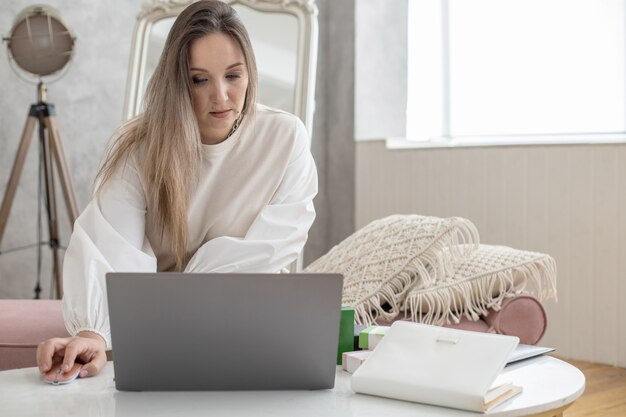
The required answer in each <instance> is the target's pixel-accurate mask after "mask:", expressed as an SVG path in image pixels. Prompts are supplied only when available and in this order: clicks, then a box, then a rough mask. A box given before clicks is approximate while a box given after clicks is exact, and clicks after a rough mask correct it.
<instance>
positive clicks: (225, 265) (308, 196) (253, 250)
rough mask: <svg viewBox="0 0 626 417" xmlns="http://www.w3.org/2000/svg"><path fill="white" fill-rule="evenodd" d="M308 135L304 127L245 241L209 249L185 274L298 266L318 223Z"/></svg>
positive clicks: (216, 242)
mask: <svg viewBox="0 0 626 417" xmlns="http://www.w3.org/2000/svg"><path fill="white" fill-rule="evenodd" d="M306 135H307V133H306V130H305V129H304V126H300V125H299V129H297V130H296V145H295V146H294V149H293V151H292V154H291V157H290V161H289V163H288V166H287V169H286V171H285V174H284V176H283V178H282V181H281V183H280V185H279V187H278V189H277V191H276V193H275V194H274V196H273V197H272V199H271V201H270V203H269V204H268V205H267V206H265V207H264V208H263V209H262V210H261V211H260V213H259V214H258V215H257V216H256V218H255V220H254V221H253V223H252V225H251V226H250V228H249V230H248V231H247V233H246V235H245V237H244V238H236V237H230V236H221V237H217V238H214V239H212V240H210V241H208V242H206V243H204V244H203V245H202V246H201V247H200V248H199V249H198V250H197V251H196V253H195V254H194V255H193V257H192V258H191V259H190V261H189V263H188V264H187V267H186V269H185V272H278V271H280V269H281V268H284V267H286V266H288V265H289V264H290V263H291V262H293V261H294V260H296V258H297V257H298V254H299V253H300V252H301V251H302V249H303V247H304V244H305V242H306V240H307V234H308V231H309V228H310V227H311V225H312V224H313V220H314V219H315V209H314V207H313V198H314V197H315V195H316V194H317V170H316V168H315V162H314V161H313V157H312V155H311V152H310V150H309V146H308V141H307V136H306Z"/></svg>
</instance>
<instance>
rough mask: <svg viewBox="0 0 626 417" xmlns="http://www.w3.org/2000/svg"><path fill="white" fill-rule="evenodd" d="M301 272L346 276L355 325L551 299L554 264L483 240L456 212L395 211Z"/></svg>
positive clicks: (435, 318) (449, 316)
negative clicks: (528, 298) (521, 299)
mask: <svg viewBox="0 0 626 417" xmlns="http://www.w3.org/2000/svg"><path fill="white" fill-rule="evenodd" d="M305 272H335V273H341V274H343V276H344V285H343V299H342V301H343V305H346V306H351V307H353V308H354V310H355V315H356V321H357V323H366V324H372V323H375V322H376V320H377V319H379V318H381V319H383V320H391V319H393V318H395V317H396V316H397V315H398V314H399V313H401V312H403V313H404V314H405V316H406V317H410V318H411V319H412V320H414V321H420V322H423V323H430V324H438V325H441V324H446V323H458V322H459V320H460V318H461V317H462V316H466V317H468V318H470V319H471V320H477V319H478V316H479V315H481V314H485V313H486V311H487V310H488V309H489V308H493V309H496V310H498V309H499V306H500V304H501V302H502V301H503V300H504V299H505V298H507V297H512V296H514V295H517V294H522V293H527V294H532V295H535V296H536V297H537V298H538V299H540V300H541V299H547V298H556V263H555V261H554V259H553V258H551V257H550V256H548V255H545V254H541V253H536V252H527V251H520V250H516V249H512V248H507V247H503V246H489V245H480V243H479V237H478V231H477V230H476V227H475V226H474V225H473V224H472V222H470V221H469V220H467V219H463V218H460V217H452V218H438V217H429V216H419V215H393V216H389V217H385V218H383V219H379V220H375V221H373V222H371V223H370V224H368V225H366V226H365V227H363V228H362V229H360V230H358V231H356V232H355V233H354V234H352V235H351V236H349V237H348V238H346V239H345V240H344V241H342V242H340V243H339V244H338V245H336V246H335V247H333V248H332V249H331V250H330V251H329V252H328V253H327V254H326V255H324V256H322V257H321V258H319V259H317V260H316V261H315V262H313V263H312V264H311V265H309V266H308V267H307V268H306V269H305Z"/></svg>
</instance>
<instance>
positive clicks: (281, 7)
mask: <svg viewBox="0 0 626 417" xmlns="http://www.w3.org/2000/svg"><path fill="white" fill-rule="evenodd" d="M222 1H223V2H225V3H227V4H230V5H237V4H240V5H243V6H246V7H249V8H250V9H253V10H257V11H260V12H266V13H282V14H289V15H292V16H295V17H296V19H297V22H298V39H297V43H296V45H297V58H296V76H295V92H294V106H293V109H294V110H293V113H294V114H295V115H296V116H298V117H300V119H301V120H302V122H303V123H304V125H305V126H306V128H307V130H308V132H309V137H310V136H311V131H312V127H313V112H314V107H315V74H316V67H317V42H318V23H317V16H318V9H317V5H316V4H315V0H222ZM190 3H193V1H190V0H151V1H149V2H147V3H145V4H144V5H143V6H142V9H141V11H140V13H139V14H138V16H137V23H136V24H135V31H134V34H133V42H132V49H131V55H130V66H129V71H128V79H127V82H126V99H125V103H124V120H128V119H130V118H132V117H134V116H136V115H137V114H139V113H141V111H142V105H143V97H142V96H143V91H142V86H143V85H144V83H145V77H146V74H145V71H146V61H147V55H148V46H149V39H150V33H151V32H150V30H151V28H152V25H153V24H154V23H156V22H157V21H159V20H161V19H165V18H169V17H175V16H177V15H178V14H179V13H180V12H181V11H182V10H183V9H184V8H185V7H186V6H188V5H189V4H190Z"/></svg>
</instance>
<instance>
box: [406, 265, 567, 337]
mask: <svg viewBox="0 0 626 417" xmlns="http://www.w3.org/2000/svg"><path fill="white" fill-rule="evenodd" d="M520 278H522V279H520ZM519 282H522V283H524V284H523V285H516V284H517V283H519ZM519 294H531V295H534V296H536V297H537V298H538V299H539V300H540V301H541V300H546V299H555V300H556V298H557V297H556V262H555V260H554V259H553V258H552V257H551V256H549V255H543V254H542V256H541V257H539V258H537V259H536V260H535V261H533V262H530V263H525V264H523V265H514V266H512V267H508V268H506V269H504V270H501V271H496V272H493V273H490V274H486V275H484V276H482V277H479V278H475V277H474V278H471V279H470V278H468V279H465V280H463V281H454V282H449V283H446V284H445V285H443V286H440V287H439V288H435V289H423V290H417V291H413V292H411V293H409V295H408V296H407V297H406V299H405V301H404V305H403V310H404V311H405V317H408V315H409V314H410V319H411V320H412V321H418V322H420V323H425V324H434V325H443V324H450V323H455V324H456V323H459V321H460V320H461V317H462V316H463V315H465V316H466V317H467V318H468V319H470V320H472V321H476V320H478V319H479V318H480V316H481V315H482V316H484V315H486V314H487V313H488V310H489V309H494V310H496V311H497V310H499V309H500V306H501V305H502V301H503V300H504V299H506V298H510V297H513V296H515V295H519Z"/></svg>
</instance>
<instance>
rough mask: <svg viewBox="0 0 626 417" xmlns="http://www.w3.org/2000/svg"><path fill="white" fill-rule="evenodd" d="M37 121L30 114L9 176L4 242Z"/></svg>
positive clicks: (0, 225)
mask: <svg viewBox="0 0 626 417" xmlns="http://www.w3.org/2000/svg"><path fill="white" fill-rule="evenodd" d="M35 123H37V118H36V117H33V116H28V119H26V124H25V125H24V131H23V132H22V138H21V139H20V145H19V147H18V148H17V153H16V155H15V162H14V163H13V168H12V169H11V176H10V177H9V182H8V183H7V188H6V191H5V193H4V198H3V200H2V206H1V208H0V243H2V238H3V236H4V229H5V228H6V225H7V221H8V219H9V213H10V212H11V205H12V204H13V198H14V197H15V190H17V184H18V182H19V180H20V175H21V174H22V169H23V168H24V161H25V159H26V154H27V153H28V147H29V146H30V141H31V139H32V138H33V129H34V128H35Z"/></svg>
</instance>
